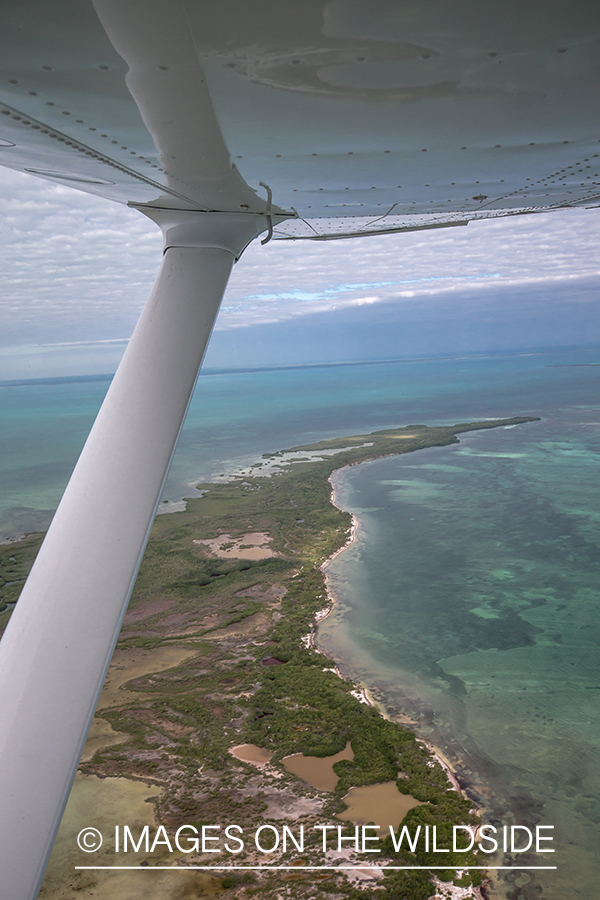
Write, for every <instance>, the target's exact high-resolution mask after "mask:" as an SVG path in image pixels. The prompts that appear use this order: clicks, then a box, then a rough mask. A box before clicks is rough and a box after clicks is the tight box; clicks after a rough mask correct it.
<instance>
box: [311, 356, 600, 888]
mask: <svg viewBox="0 0 600 900" xmlns="http://www.w3.org/2000/svg"><path fill="white" fill-rule="evenodd" d="M557 371H561V370H557ZM599 462H600V407H595V408H594V407H588V406H580V405H575V406H572V407H569V408H563V409H555V410H554V411H553V412H552V413H548V414H547V417H544V420H543V421H542V422H536V423H532V424H528V425H525V426H519V427H512V428H506V429H498V431H493V432H480V433H473V434H470V435H467V436H465V437H464V438H461V444H460V446H458V447H451V448H432V449H430V450H425V451H421V452H419V453H418V454H415V455H414V456H413V455H407V456H405V457H392V458H388V459H383V460H379V461H376V462H373V463H367V464H365V465H363V466H360V467H354V468H351V469H347V470H345V471H344V472H343V473H341V475H340V476H338V478H337V480H336V485H337V488H336V491H337V498H338V503H339V504H340V505H341V506H342V507H344V508H346V509H350V510H352V511H353V512H355V514H356V515H357V516H358V518H359V521H360V529H359V534H358V539H357V541H356V542H355V543H354V544H353V545H352V547H351V549H349V550H348V551H346V552H345V553H344V554H342V555H340V556H339V557H337V558H336V559H335V560H334V561H333V563H332V564H331V566H330V568H329V577H330V580H331V587H332V589H333V592H334V593H335V595H336V596H338V597H339V598H340V600H341V601H342V604H341V606H340V607H339V609H338V612H337V614H336V616H335V617H334V618H333V619H332V621H329V620H327V621H326V623H325V626H324V627H322V628H321V629H320V643H321V645H322V646H323V647H324V649H325V650H326V651H327V652H330V653H331V654H332V655H333V656H334V657H338V658H343V659H344V660H345V661H346V662H345V663H344V669H345V671H346V672H348V673H349V674H350V675H351V676H352V677H354V678H356V679H360V680H363V681H365V682H367V683H368V684H370V685H373V686H376V687H378V688H379V689H380V690H381V691H382V694H381V698H382V699H383V702H384V704H385V705H386V707H387V708H388V710H389V711H391V712H392V714H393V715H397V716H402V715H408V716H409V717H410V718H411V719H412V720H413V721H415V723H416V727H417V730H418V732H419V734H421V735H422V736H423V737H425V738H427V739H429V740H430V741H432V742H433V743H434V744H436V745H437V746H439V747H441V748H442V750H443V751H444V752H445V753H446V754H447V755H448V756H449V757H450V759H451V760H452V761H453V762H454V763H455V765H456V767H457V771H458V773H459V775H460V776H461V779H462V783H463V785H465V786H468V787H469V790H470V794H471V796H472V797H473V798H474V799H475V800H476V801H477V803H478V805H483V806H484V807H485V808H486V809H487V812H488V817H489V820H490V821H492V822H494V823H496V824H498V823H502V824H509V825H510V824H512V823H513V822H514V823H518V824H524V825H529V826H530V827H531V826H533V825H535V824H544V825H553V826H554V827H555V832H554V834H555V845H554V846H555V847H556V848H557V852H556V853H555V854H554V857H553V858H551V859H550V858H549V857H548V856H546V857H545V858H544V857H539V856H538V857H534V856H532V857H530V858H528V859H527V860H526V864H528V865H543V864H553V865H557V866H558V870H557V871H556V872H549V873H544V874H543V875H542V874H538V875H537V876H536V878H535V884H537V885H538V886H540V885H541V886H542V887H543V894H542V896H543V897H544V898H548V900H550V898H553V900H564V898H567V897H568V898H575V897H586V898H587V897H592V896H596V894H597V889H596V886H595V878H596V877H597V876H596V872H595V868H596V854H597V847H598V843H599V841H600V827H599V825H600V805H599V798H600V768H599V762H600V702H599V701H600V694H599V691H600V655H599V654H598V644H599V640H600V603H599V602H598V600H599V592H600V553H599V547H600V479H599V478H598V464H599ZM547 833H549V832H547ZM508 862H509V860H505V864H507V863H508ZM505 874H506V877H505V879H504V880H503V882H502V883H501V884H499V885H498V886H497V888H496V890H495V892H494V896H495V897H509V896H510V897H511V898H513V897H527V898H529V897H534V896H535V897H537V896H538V894H537V893H536V890H535V888H534V882H533V881H532V880H530V876H529V875H525V874H523V873H521V874H520V875H519V877H518V879H517V881H516V883H515V879H514V875H515V874H516V873H514V872H510V873H505ZM516 887H520V888H521V890H520V892H519V891H518V892H516V893H515V888H516Z"/></svg>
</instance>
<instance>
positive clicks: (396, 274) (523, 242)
mask: <svg viewBox="0 0 600 900" xmlns="http://www.w3.org/2000/svg"><path fill="white" fill-rule="evenodd" d="M0 212H1V214H2V218H1V226H0V228H1V234H2V242H3V249H4V253H3V262H2V264H1V271H2V290H1V292H0V321H1V323H2V327H1V329H0V346H2V347H3V348H4V350H3V352H2V359H3V360H4V362H5V364H4V365H1V364H0V377H6V376H5V373H6V368H7V365H6V361H7V360H13V361H14V360H16V358H17V355H18V353H17V349H16V348H19V347H23V346H24V345H28V346H29V347H30V348H31V347H32V346H39V345H46V350H45V353H46V359H47V360H48V359H50V357H51V356H52V355H53V354H54V358H58V357H59V356H60V355H61V354H62V355H63V356H68V355H69V352H70V353H71V356H72V358H73V359H74V358H75V357H74V356H73V354H74V351H73V350H71V351H67V349H66V346H65V345H67V344H72V345H73V346H76V345H82V350H81V352H80V353H79V356H78V358H79V360H80V362H79V363H78V364H79V365H81V356H82V353H83V355H84V356H85V354H86V353H87V354H88V357H87V358H88V359H91V356H90V355H89V354H90V353H91V350H90V347H94V346H95V347H96V349H97V350H98V360H100V359H104V360H106V365H107V366H109V365H110V366H111V367H112V366H113V365H114V361H115V360H116V359H117V358H118V356H119V354H120V352H121V350H122V345H119V344H114V345H113V344H111V345H110V346H109V345H107V344H101V343H96V342H107V341H113V340H116V341H122V340H123V339H126V338H128V337H129V335H130V334H131V331H132V329H133V327H134V324H135V322H136V320H137V317H138V316H139V313H140V311H141V309H142V306H143V304H144V302H145V301H146V298H147V297H148V294H149V293H150V290H151V287H152V283H153V281H154V278H155V276H156V272H157V270H158V268H159V265H160V258H161V236H160V232H159V230H158V229H157V228H156V226H155V225H154V224H153V223H151V222H150V221H149V220H147V219H146V218H144V217H143V216H141V215H140V214H139V213H137V212H136V211H134V210H130V209H127V208H126V207H123V206H120V205H118V204H113V203H110V202H108V201H105V200H102V199H100V198H97V197H93V196H90V195H87V194H84V193H81V192H78V191H75V190H72V189H71V188H68V187H65V186H63V185H56V184H53V183H50V182H46V181H43V180H42V179H39V178H35V177H34V176H27V175H22V174H20V173H16V172H12V171H10V170H2V169H0ZM599 239H600V213H599V212H598V211H597V210H564V211H560V212H556V213H552V214H545V215H530V216H524V217H520V218H517V217H515V218H510V219H502V220H494V221H488V222H479V223H472V224H471V225H469V226H468V227H467V228H453V229H448V230H447V231H446V230H438V231H433V232H416V233H411V234H404V235H387V236H382V237H371V238H357V239H353V240H348V241H336V242H328V243H311V242H306V241H304V242H276V241H272V242H271V243H269V244H268V245H266V246H265V247H261V246H260V244H259V243H258V242H255V243H254V244H253V245H251V246H250V247H249V248H248V250H247V251H246V253H245V254H244V256H243V257H242V260H241V261H240V262H239V263H238V264H237V265H236V266H235V267H234V271H233V274H232V277H231V280H230V284H229V287H228V289H227V292H226V296H225V298H224V301H223V307H222V311H221V313H220V316H219V319H218V322H217V329H216V332H217V333H216V336H215V340H214V348H213V351H212V353H211V359H212V361H213V362H214V363H215V364H218V358H217V357H218V353H217V350H218V348H219V346H221V347H223V348H224V347H225V346H226V345H227V344H228V341H229V345H230V346H233V345H234V344H235V343H236V340H235V339H234V338H233V332H235V331H239V330H240V329H241V330H243V331H247V329H251V330H252V333H253V334H255V337H256V340H258V341H259V342H260V343H261V345H263V347H262V350H261V358H263V359H265V358H268V356H269V347H268V338H267V335H268V334H270V333H273V334H275V331H277V329H275V331H273V328H274V326H277V325H278V326H279V331H278V334H279V337H278V338H277V340H282V339H283V336H284V335H287V336H286V337H285V341H286V342H287V345H288V347H287V355H288V356H289V355H290V353H291V354H292V356H296V357H297V356H298V352H299V351H300V346H299V343H301V342H299V336H298V333H297V329H298V327H300V326H299V321H300V320H302V321H303V322H304V325H303V326H302V328H303V333H304V334H305V335H308V334H313V335H315V336H318V334H319V328H321V329H322V330H331V328H333V327H334V325H332V323H334V324H335V323H337V326H338V329H339V331H340V333H341V332H342V331H344V332H345V334H346V338H345V340H346V341H347V342H348V347H350V346H354V345H355V344H356V343H357V340H358V339H359V338H360V334H359V333H357V334H356V335H354V337H353V335H352V334H351V333H350V332H351V331H352V328H355V329H359V331H362V332H363V334H364V332H365V329H367V331H368V333H369V334H370V335H371V338H370V346H372V347H375V346H376V345H377V344H378V338H377V335H376V333H375V332H376V329H377V327H380V329H382V330H381V337H380V342H381V347H383V346H387V344H386V340H387V337H386V329H389V327H390V323H391V322H395V323H396V326H397V327H400V326H401V325H402V324H403V327H404V326H406V323H407V322H411V323H412V325H411V328H413V330H414V333H415V334H417V333H418V331H419V328H421V333H422V338H423V339H422V340H420V341H419V344H420V345H425V344H427V335H429V337H430V339H431V342H432V343H431V348H432V352H433V346H434V345H435V346H436V347H437V346H438V345H439V335H437V332H436V330H435V328H433V329H432V324H431V323H432V322H435V321H436V320H438V321H444V322H445V323H446V325H445V328H446V332H448V329H449V330H450V331H451V332H457V329H459V330H460V333H461V334H462V335H464V334H465V333H466V332H468V331H469V329H471V330H472V341H471V343H476V342H477V341H478V340H482V339H483V333H482V328H483V325H484V323H485V322H486V321H489V320H490V316H491V319H493V321H494V322H495V323H496V324H495V326H494V327H495V328H498V327H500V331H501V332H502V334H503V335H504V338H503V340H505V341H510V339H511V333H512V335H513V336H514V339H515V341H517V342H519V341H520V340H521V339H522V333H523V322H524V321H525V319H527V321H530V322H531V323H532V324H531V325H530V326H528V333H530V334H532V336H533V337H535V335H534V332H535V324H534V323H535V321H536V317H537V318H538V320H539V334H540V335H545V337H544V338H543V340H544V341H546V340H547V339H548V338H549V334H550V331H552V329H550V330H549V329H548V327H547V322H546V319H547V318H548V315H549V314H550V306H551V307H552V317H553V321H555V325H556V327H555V328H554V331H553V333H556V334H558V333H560V331H561V321H564V323H565V328H563V329H562V330H563V331H565V330H566V332H568V333H569V334H570V335H571V336H572V338H573V340H575V341H578V340H580V337H581V334H582V333H583V332H584V331H585V330H586V329H587V328H588V326H587V324H586V323H588V322H589V321H593V319H594V315H595V314H596V313H597V306H598V296H599V290H600V260H599V259H598V254H597V247H598V244H599ZM544 295H548V296H550V295H552V297H553V298H554V300H553V302H552V303H551V304H550V306H548V305H546V307H544V303H543V302H542V301H540V297H542V296H544ZM494 304H495V307H496V311H495V312H494V313H493V315H492V314H491V313H490V310H491V308H492V306H494ZM515 304H516V305H515ZM509 308H510V309H511V310H512V312H511V313H510V315H509ZM459 309H460V314H459ZM503 309H504V311H505V314H504V317H503V316H502V310H503ZM528 311H529V312H528ZM517 313H518V315H517ZM511 319H512V320H513V323H514V324H513V331H512V332H511ZM517 320H519V322H520V323H521V324H520V325H519V326H518V325H517ZM578 322H579V323H580V325H581V327H579V328H578V327H577V323H578ZM286 323H288V324H287V325H286ZM293 323H296V325H295V326H293ZM352 323H354V324H352ZM499 323H501V326H500V325H499ZM567 325H568V327H566V326H567ZM294 328H296V337H294ZM256 329H258V331H257V330H256ZM374 329H375V331H374ZM259 332H260V337H259ZM434 332H435V334H434ZM227 334H229V336H230V337H229V338H227ZM436 335H437V336H436ZM590 336H591V332H590ZM354 338H356V340H355V339H354ZM273 340H275V338H273ZM306 340H308V337H307V338H306ZM311 340H312V339H311ZM325 343H326V342H325ZM387 343H389V341H387ZM463 343H464V341H463ZM84 344H85V346H86V348H87V349H86V350H85V351H84V350H83V345H84ZM48 345H62V346H63V350H59V347H58V346H55V347H54V350H51V349H50V347H49V346H48ZM320 345H321V346H322V347H323V352H325V349H326V348H325V345H324V342H323V340H321V341H320ZM280 349H281V348H278V349H277V352H276V353H275V355H280ZM27 352H28V353H29V355H30V356H31V354H32V353H33V352H34V351H32V350H31V349H29V350H28V351H27ZM369 352H370V353H373V352H375V350H374V349H373V350H371V351H369ZM229 355H230V354H229V353H227V352H225V356H224V359H225V357H229ZM335 355H336V356H340V355H341V356H344V353H343V348H341V349H336V351H335ZM377 355H380V354H377ZM402 355H404V354H402ZM347 356H348V357H350V356H351V354H350V353H348V354H347ZM109 358H110V360H111V362H110V363H109ZM295 361H299V360H298V359H295ZM8 368H10V363H8ZM106 370H107V369H105V371H106ZM97 371H98V370H97Z"/></svg>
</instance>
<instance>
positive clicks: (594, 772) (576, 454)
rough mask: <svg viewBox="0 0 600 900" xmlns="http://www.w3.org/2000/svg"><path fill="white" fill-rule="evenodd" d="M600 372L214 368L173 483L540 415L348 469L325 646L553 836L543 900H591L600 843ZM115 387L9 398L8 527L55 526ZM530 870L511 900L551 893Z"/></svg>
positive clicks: (578, 355)
mask: <svg viewBox="0 0 600 900" xmlns="http://www.w3.org/2000/svg"><path fill="white" fill-rule="evenodd" d="M596 363H600V351H578V352H577V351H556V352H552V353H548V352H545V353H543V354H542V353H539V354H538V353H532V354H520V355H514V356H510V355H501V356H493V357H488V358H464V359H445V360H440V359H438V360H429V361H408V362H406V361H405V362H389V363H371V364H363V365H347V366H321V367H309V368H290V369H279V370H264V371H251V372H234V373H209V374H205V375H203V376H201V378H200V379H199V383H198V387H197V390H196V393H195V395H194V399H193V402H192V404H191V408H190V412H189V415H188V420H187V423H186V425H185V428H184V430H183V433H182V438H181V441H180V446H179V449H178V451H177V454H176V456H175V459H174V463H173V466H172V469H171V472H170V475H169V478H168V481H167V484H166V488H165V492H164V498H165V499H166V500H178V499H179V498H181V497H185V496H190V495H191V494H193V491H194V489H195V488H194V486H195V484H196V483H198V482H201V481H206V480H209V479H210V478H213V477H215V476H220V475H221V474H227V473H229V472H232V471H237V470H239V469H240V468H242V467H245V466H248V465H250V464H251V463H252V462H253V461H255V460H256V459H257V458H260V456H261V454H263V453H265V452H267V451H271V450H277V449H284V448H286V447H290V446H294V445H298V444H301V443H307V442H309V441H310V442H312V441H316V440H319V439H322V438H325V437H332V436H334V435H339V434H344V433H346V434H352V433H357V432H363V433H364V432H365V431H368V430H375V429H378V428H384V427H386V426H387V427H391V426H398V425H406V424H411V423H425V424H436V423H447V424H450V423H454V422H461V421H469V420H473V419H477V418H487V417H504V416H511V415H536V416H541V417H542V421H541V422H539V423H534V424H530V425H525V426H520V427H516V428H510V429H498V430H497V431H496V430H493V431H489V432H481V433H473V434H470V435H468V436H466V437H465V438H463V439H462V440H461V444H460V445H459V446H457V447H448V448H434V449H430V450H426V451H421V452H420V453H419V454H415V455H408V456H404V457H393V458H389V459H384V460H380V461H377V462H374V463H369V464H365V465H364V466H360V467H354V468H352V469H350V470H346V471H345V472H344V473H343V474H342V475H341V477H340V478H339V479H338V496H339V497H340V502H342V503H343V504H344V505H345V506H346V507H347V508H349V509H352V510H353V511H354V512H355V513H356V514H357V515H358V516H359V519H360V522H361V528H360V532H359V537H358V540H357V541H356V542H355V543H354V545H353V546H352V548H351V549H350V550H348V551H346V552H345V553H344V554H342V555H340V556H339V557H337V559H336V560H335V563H334V564H333V566H332V567H331V568H330V575H331V579H332V584H333V586H334V589H335V592H336V594H337V595H338V596H339V597H340V599H341V601H342V602H341V604H340V606H339V607H338V613H337V614H336V616H335V617H332V618H330V619H329V620H326V624H325V626H324V627H322V628H321V639H322V641H323V643H324V645H325V647H326V649H327V650H328V651H330V652H332V653H333V654H337V655H338V656H339V657H341V658H342V659H343V660H344V664H345V666H346V667H347V670H348V671H349V672H351V673H352V674H353V675H354V676H355V677H357V678H361V679H363V680H365V681H367V682H369V683H370V684H372V685H375V686H378V687H379V688H380V689H381V690H382V692H383V694H382V696H383V697H384V700H385V702H386V704H387V705H388V706H389V707H390V708H391V709H393V710H395V712H396V713H397V714H406V715H409V716H411V717H413V718H414V719H415V720H416V727H417V728H418V729H419V730H420V731H421V733H422V734H423V735H424V736H426V737H429V738H430V739H432V740H433V741H434V742H436V743H437V744H438V745H440V746H442V747H443V749H445V750H446V752H448V753H449V754H450V755H451V756H452V757H453V759H454V760H455V761H456V762H457V764H458V766H459V768H460V769H461V771H462V774H463V776H464V778H465V781H466V782H468V783H470V784H471V785H474V788H475V790H476V792H477V793H478V794H479V796H480V797H481V801H482V802H483V803H484V804H485V805H486V806H487V808H488V811H489V814H490V815H492V816H496V817H497V819H499V820H501V821H505V822H508V823H509V824H510V822H511V821H512V820H513V817H514V820H515V821H524V822H528V823H532V822H541V823H544V824H554V825H555V827H556V833H557V842H558V845H559V850H560V852H559V853H557V854H556V861H557V862H559V864H560V865H559V870H558V872H557V873H549V874H547V875H546V876H544V877H543V878H541V881H540V879H539V878H538V884H541V885H542V887H543V897H544V898H548V900H563V898H566V897H573V898H575V897H589V896H593V892H594V874H595V873H594V859H595V857H594V854H595V848H596V847H597V845H598V840H599V839H600V834H599V832H598V822H599V821H600V814H599V810H598V800H599V795H600V784H599V777H600V776H599V775H598V772H599V771H600V766H599V763H600V752H599V749H600V747H599V745H600V716H599V709H600V703H599V700H600V693H599V689H600V668H599V654H598V652H597V646H598V638H599V637H600V614H599V608H600V605H599V604H598V589H599V586H600V584H599V582H600V577H599V576H600V572H599V559H600V554H599V553H598V545H599V543H600V513H599V510H600V502H599V501H600V479H599V478H598V473H597V465H598V458H599V456H600V403H599V398H600V391H599V387H600V367H596V366H595V365H592V364H596ZM107 387H108V381H96V382H90V381H85V382H82V381H75V382H74V381H71V382H65V383H56V382H54V383H45V384H20V385H12V386H4V387H0V423H1V443H0V534H2V535H4V536H10V535H14V534H17V533H20V532H23V531H28V530H34V529H39V528H44V527H46V526H47V524H48V521H49V520H50V517H51V515H52V510H53V509H54V508H55V506H56V504H57V502H58V499H59V497H60V493H61V491H62V489H63V487H64V485H65V483H66V481H67V479H68V476H69V473H70V471H71V469H72V467H73V465H74V463H75V460H76V457H77V454H78V452H79V450H80V448H81V446H82V445H83V442H84V441H85V436H86V434H87V431H88V429H89V427H90V425H91V422H92V420H93V417H94V415H95V413H96V411H97V409H98V407H99V405H100V403H101V401H102V398H103V396H104V393H105V391H106V389H107ZM553 862H554V860H553ZM514 875H515V873H510V877H512V878H513V881H514ZM536 877H537V876H536ZM528 880H529V876H528V875H520V876H518V878H517V881H516V882H514V883H513V882H511V883H509V884H508V886H507V884H506V883H504V884H502V885H500V886H498V887H497V889H496V892H495V896H496V897H506V896H508V895H509V894H508V893H507V891H508V892H510V891H513V896H515V897H516V896H517V894H515V893H514V890H515V888H520V889H521V894H520V895H519V896H522V897H528V898H529V897H533V896H537V894H535V893H532V892H531V890H530V888H528V887H527V883H528Z"/></svg>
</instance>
